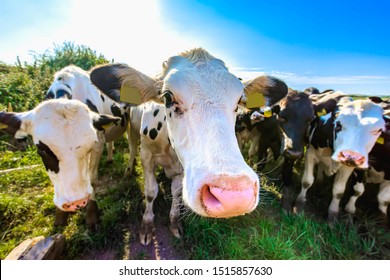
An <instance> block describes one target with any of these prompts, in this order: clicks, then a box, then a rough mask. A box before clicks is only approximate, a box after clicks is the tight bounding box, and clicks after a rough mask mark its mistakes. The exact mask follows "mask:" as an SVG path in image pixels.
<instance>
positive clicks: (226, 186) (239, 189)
mask: <svg viewBox="0 0 390 280" xmlns="http://www.w3.org/2000/svg"><path fill="white" fill-rule="evenodd" d="M216 183H218V184H216ZM258 194H259V186H258V184H257V182H255V181H253V180H251V179H250V178H248V177H238V178H237V177H234V178H229V177H222V178H221V179H219V180H216V181H215V182H212V183H208V184H203V187H202V189H201V201H202V205H203V207H204V209H205V211H206V213H207V215H208V216H209V217H214V218H229V217H234V216H240V215H244V214H246V213H249V212H251V211H252V210H253V209H254V208H255V206H256V201H257V196H258Z"/></svg>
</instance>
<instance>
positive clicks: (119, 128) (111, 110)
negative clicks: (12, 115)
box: [45, 65, 129, 184]
mask: <svg viewBox="0 0 390 280" xmlns="http://www.w3.org/2000/svg"><path fill="white" fill-rule="evenodd" d="M52 98H68V99H76V100H79V101H81V102H83V103H85V104H86V105H87V106H88V107H89V109H91V110H92V111H94V112H95V113H99V114H106V115H112V116H115V117H119V118H121V121H120V122H118V123H117V124H116V125H113V126H111V127H109V128H108V129H106V130H105V131H104V137H103V139H102V141H100V145H96V147H95V149H94V150H93V153H92V157H91V172H92V173H91V180H92V184H95V183H97V179H98V167H99V161H100V157H101V155H102V152H103V147H104V143H105V142H107V151H108V155H107V161H108V162H110V161H112V159H113V142H112V141H114V140H116V139H118V138H119V137H121V136H122V135H123V134H124V133H125V132H126V131H127V132H128V130H127V129H128V121H129V112H128V108H126V107H123V106H120V105H119V103H117V102H115V101H114V100H112V99H111V98H109V97H107V96H106V95H105V94H102V93H101V92H100V91H99V90H98V89H97V88H96V87H95V86H94V85H93V84H92V83H91V80H90V78H89V73H88V72H86V71H84V70H83V69H81V68H80V67H77V66H75V65H69V66H67V67H65V68H63V69H61V70H60V71H58V72H56V73H55V74H54V80H53V82H52V84H51V86H50V88H49V90H48V91H47V93H46V97H45V99H52Z"/></svg>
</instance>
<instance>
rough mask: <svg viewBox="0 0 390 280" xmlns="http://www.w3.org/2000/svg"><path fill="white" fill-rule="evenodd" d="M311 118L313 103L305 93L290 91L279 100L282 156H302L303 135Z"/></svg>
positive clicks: (293, 157)
mask: <svg viewBox="0 0 390 280" xmlns="http://www.w3.org/2000/svg"><path fill="white" fill-rule="evenodd" d="M313 118H314V110H313V105H312V103H311V101H310V99H309V96H308V95H307V94H306V93H303V92H295V91H293V92H290V93H289V94H288V95H287V96H286V98H284V99H283V100H282V101H281V102H280V112H279V113H278V120H279V125H280V128H281V131H282V135H283V143H284V144H283V147H282V149H283V154H284V156H286V157H288V158H291V159H297V158H300V157H302V156H303V148H304V145H305V137H306V136H307V130H308V127H309V125H310V122H311V121H312V120H313Z"/></svg>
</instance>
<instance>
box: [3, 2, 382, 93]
mask: <svg viewBox="0 0 390 280" xmlns="http://www.w3.org/2000/svg"><path fill="white" fill-rule="evenodd" d="M389 14H390V1H387V0H382V1H377V0H371V1H361V0H355V1H349V0H346V1H343V0H338V1H304V0H294V1H278V0H274V1H261V0H258V1H248V0H240V1H231V0H225V1H222V0H220V1H219V0H216V1H206V0H197V1H196V0H186V1H183V0H181V1H180V0H142V1H141V0H139V1H122V0H110V1H100V0H95V1H92V0H69V1H59V0H34V1H28V0H0V61H4V62H6V63H14V62H15V61H16V57H17V56H20V58H21V59H22V60H27V61H28V60H31V55H29V51H35V52H37V53H43V52H44V51H45V50H48V49H51V48H53V46H54V44H57V45H61V44H62V43H63V42H64V41H70V42H74V43H75V44H84V45H86V46H89V47H91V48H92V49H94V50H96V51H97V52H98V53H102V54H103V55H104V56H105V57H106V58H108V59H114V60H115V61H117V62H125V63H127V64H129V65H131V66H133V67H135V68H137V69H139V70H141V71H144V72H146V73H149V74H154V73H156V72H157V71H158V70H159V69H160V67H161V63H162V62H163V61H164V60H166V59H167V58H168V57H169V56H172V55H175V54H177V53H178V52H180V51H183V50H187V49H190V48H193V47H199V46H201V47H204V48H205V49H207V50H208V51H210V53H212V54H213V55H214V56H217V57H219V58H221V59H223V60H224V61H225V63H226V64H227V66H228V67H229V68H230V69H231V70H232V72H234V73H236V74H237V75H238V76H240V77H242V78H251V77H254V76H256V75H259V74H264V73H265V74H270V75H274V76H277V77H279V78H281V79H283V80H285V81H286V82H287V84H288V85H289V86H290V87H292V88H296V89H300V90H303V89H305V88H306V87H309V86H316V87H318V88H319V89H320V90H325V89H328V88H333V89H336V90H342V91H345V92H346V93H351V94H356V93H358V94H374V95H390V28H389V27H390V19H389V16H388V15H389Z"/></svg>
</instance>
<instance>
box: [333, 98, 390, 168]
mask: <svg viewBox="0 0 390 280" xmlns="http://www.w3.org/2000/svg"><path fill="white" fill-rule="evenodd" d="M334 125H335V127H334V131H335V141H334V153H333V155H332V159H333V160H335V161H337V162H340V163H342V164H345V165H347V166H351V167H360V168H368V153H369V152H370V151H371V149H372V147H373V146H374V144H375V142H376V140H377V139H378V137H379V136H380V134H381V131H382V130H383V129H384V126H385V121H384V119H383V109H382V108H381V107H380V106H379V105H377V104H374V103H373V102H371V101H369V100H356V101H352V102H349V103H346V104H344V105H343V106H341V107H340V111H339V113H338V116H337V118H336V119H335V121H334Z"/></svg>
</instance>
